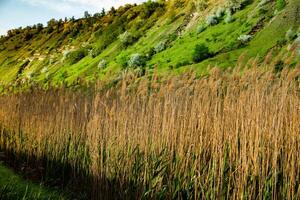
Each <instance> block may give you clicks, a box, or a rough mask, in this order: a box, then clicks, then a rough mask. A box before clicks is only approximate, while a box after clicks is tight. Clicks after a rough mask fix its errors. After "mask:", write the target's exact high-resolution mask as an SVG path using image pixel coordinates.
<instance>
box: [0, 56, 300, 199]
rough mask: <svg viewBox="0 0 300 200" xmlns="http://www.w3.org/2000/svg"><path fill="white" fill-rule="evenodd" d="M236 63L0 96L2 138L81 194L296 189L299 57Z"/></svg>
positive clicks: (207, 194) (213, 194)
mask: <svg viewBox="0 0 300 200" xmlns="http://www.w3.org/2000/svg"><path fill="white" fill-rule="evenodd" d="M288 60H289V59H286V61H285V63H284V65H288V63H287V62H288ZM242 63H243V62H241V61H239V62H238V64H237V66H236V67H235V68H233V69H230V68H228V69H227V70H220V69H218V68H211V69H210V72H209V74H208V75H206V76H201V77H198V76H196V74H195V73H193V72H190V73H188V74H183V75H179V76H170V77H166V76H164V77H158V76H156V75H155V73H154V75H152V76H148V77H147V78H145V77H143V78H139V77H137V76H136V75H135V74H134V73H130V72H128V73H124V75H123V79H122V81H120V82H118V83H115V84H110V85H108V84H105V83H104V82H103V81H102V82H100V83H98V84H93V85H89V86H88V87H85V88H81V89H78V88H77V89H75V88H74V89H67V88H60V89H56V88H52V89H48V90H43V89H38V88H37V87H34V88H32V89H31V90H29V91H27V92H22V93H15V94H13V93H9V94H6V95H1V96H0V105H1V107H0V125H1V132H0V149H1V150H2V151H4V152H6V153H7V155H9V161H8V162H9V163H10V165H12V166H14V167H15V168H18V166H19V164H20V163H23V164H24V163H26V165H28V166H30V167H32V168H34V167H37V166H38V167H39V169H40V171H39V176H40V178H41V179H42V180H44V181H46V180H52V182H51V181H50V182H51V183H52V184H60V185H61V187H62V188H63V187H65V186H66V185H70V184H71V183H72V184H73V185H76V186H74V188H77V189H79V190H83V191H84V192H85V193H86V194H87V195H88V197H87V198H89V199H298V198H300V187H299V186H300V183H299V180H300V172H299V170H300V162H299V156H300V152H299V146H300V135H299V133H300V87H299V86H300V85H299V77H300V65H299V64H298V65H296V66H295V67H294V68H283V69H279V70H278V69H277V68H276V66H277V65H278V61H276V62H275V61H272V60H271V59H270V58H269V57H268V56H267V57H266V59H265V61H264V62H262V63H261V64H258V62H257V60H255V59H252V60H250V61H249V62H247V64H242ZM274 69H277V70H274Z"/></svg>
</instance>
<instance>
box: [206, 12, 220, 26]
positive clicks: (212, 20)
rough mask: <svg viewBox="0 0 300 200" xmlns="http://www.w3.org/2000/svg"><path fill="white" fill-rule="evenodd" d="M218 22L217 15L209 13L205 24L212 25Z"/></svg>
mask: <svg viewBox="0 0 300 200" xmlns="http://www.w3.org/2000/svg"><path fill="white" fill-rule="evenodd" d="M218 23H219V21H218V17H217V16H216V15H210V16H208V17H207V18H206V24H207V25H208V26H214V25H217V24H218Z"/></svg>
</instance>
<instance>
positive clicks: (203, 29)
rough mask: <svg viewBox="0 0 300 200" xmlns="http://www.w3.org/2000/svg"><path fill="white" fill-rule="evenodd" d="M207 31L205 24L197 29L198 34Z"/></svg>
mask: <svg viewBox="0 0 300 200" xmlns="http://www.w3.org/2000/svg"><path fill="white" fill-rule="evenodd" d="M205 29H206V27H205V26H204V25H203V24H201V25H200V26H198V28H197V34H200V33H202V32H203V31H205Z"/></svg>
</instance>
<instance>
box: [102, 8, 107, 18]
mask: <svg viewBox="0 0 300 200" xmlns="http://www.w3.org/2000/svg"><path fill="white" fill-rule="evenodd" d="M105 14H106V13H105V9H104V8H102V11H101V17H104V16H105Z"/></svg>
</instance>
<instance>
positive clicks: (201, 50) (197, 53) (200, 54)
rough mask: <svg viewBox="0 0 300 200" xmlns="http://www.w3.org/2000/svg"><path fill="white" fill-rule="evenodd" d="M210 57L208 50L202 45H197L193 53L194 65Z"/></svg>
mask: <svg viewBox="0 0 300 200" xmlns="http://www.w3.org/2000/svg"><path fill="white" fill-rule="evenodd" d="M210 56H211V54H210V52H209V49H208V47H207V46H205V45H204V44H197V45H196V47H195V49H194V52H193V61H194V63H199V62H201V61H203V60H205V59H207V58H209V57H210Z"/></svg>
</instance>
